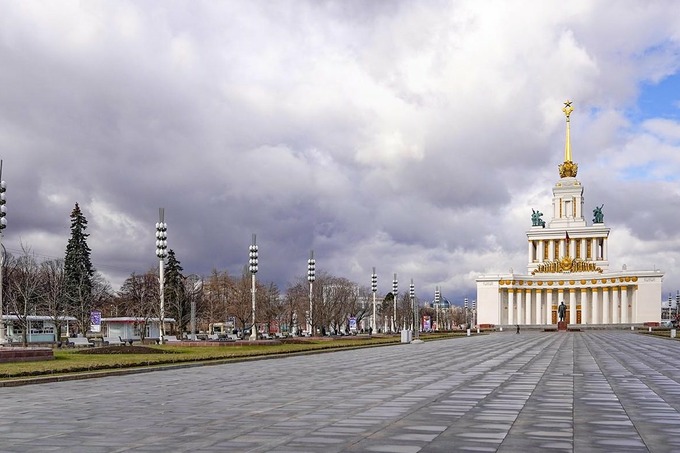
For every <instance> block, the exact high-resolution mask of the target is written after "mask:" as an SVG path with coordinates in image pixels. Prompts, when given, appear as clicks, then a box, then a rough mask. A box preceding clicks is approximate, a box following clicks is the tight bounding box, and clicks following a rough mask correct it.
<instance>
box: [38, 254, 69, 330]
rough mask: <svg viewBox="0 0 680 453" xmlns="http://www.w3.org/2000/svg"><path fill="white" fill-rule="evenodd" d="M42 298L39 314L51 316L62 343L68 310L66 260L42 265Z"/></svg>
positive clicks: (56, 260)
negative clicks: (65, 280)
mask: <svg viewBox="0 0 680 453" xmlns="http://www.w3.org/2000/svg"><path fill="white" fill-rule="evenodd" d="M40 277H41V278H40V283H41V290H40V293H41V298H40V305H39V312H40V313H42V314H44V315H46V316H49V317H50V318H51V320H52V323H54V328H55V333H56V336H55V339H56V341H57V342H59V341H61V333H62V330H63V327H64V325H65V324H66V322H67V321H66V319H65V315H66V310H67V308H68V306H67V303H66V297H65V294H64V260H61V259H54V260H49V261H43V262H42V263H41V264H40Z"/></svg>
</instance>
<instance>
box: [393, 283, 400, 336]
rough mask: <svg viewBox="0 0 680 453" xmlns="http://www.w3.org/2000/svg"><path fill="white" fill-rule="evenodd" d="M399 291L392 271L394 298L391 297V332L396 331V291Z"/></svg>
mask: <svg viewBox="0 0 680 453" xmlns="http://www.w3.org/2000/svg"><path fill="white" fill-rule="evenodd" d="M398 291H399V282H398V281H397V274H396V272H395V273H394V280H392V295H393V296H394V298H393V299H392V302H393V305H394V307H393V310H392V332H396V331H397V292H398Z"/></svg>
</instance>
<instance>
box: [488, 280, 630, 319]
mask: <svg viewBox="0 0 680 453" xmlns="http://www.w3.org/2000/svg"><path fill="white" fill-rule="evenodd" d="M636 296H637V285H635V284H624V285H610V286H606V285H604V286H574V287H571V286H570V287H560V288H536V287H531V288H528V287H526V288H517V287H512V288H500V290H499V304H500V307H499V308H500V310H499V313H500V318H501V319H500V320H499V321H500V324H512V325H514V324H522V325H542V324H546V325H551V324H554V323H555V322H556V312H557V306H558V305H559V304H560V302H564V304H565V305H566V306H567V319H566V321H567V322H568V323H569V324H628V323H634V322H636V320H635V319H633V318H634V313H635V310H634V307H635V304H636V303H637V297H636Z"/></svg>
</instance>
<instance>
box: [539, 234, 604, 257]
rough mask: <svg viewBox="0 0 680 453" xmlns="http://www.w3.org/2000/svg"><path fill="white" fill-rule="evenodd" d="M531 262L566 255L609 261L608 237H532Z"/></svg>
mask: <svg viewBox="0 0 680 453" xmlns="http://www.w3.org/2000/svg"><path fill="white" fill-rule="evenodd" d="M528 252H529V262H534V263H543V262H545V261H555V260H556V259H559V258H561V257H564V256H569V257H570V258H572V259H577V258H578V259H582V260H587V261H603V260H604V261H607V259H608V258H607V238H606V237H604V236H603V237H594V238H566V237H565V238H563V239H532V240H530V241H529V250H528Z"/></svg>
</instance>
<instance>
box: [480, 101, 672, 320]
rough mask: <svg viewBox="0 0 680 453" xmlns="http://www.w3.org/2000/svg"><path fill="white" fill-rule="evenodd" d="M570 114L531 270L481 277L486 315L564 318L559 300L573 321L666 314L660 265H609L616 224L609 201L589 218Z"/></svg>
mask: <svg viewBox="0 0 680 453" xmlns="http://www.w3.org/2000/svg"><path fill="white" fill-rule="evenodd" d="M563 111H564V113H565V115H566V119H567V134H566V144H565V151H564V162H563V163H562V164H561V165H559V173H560V179H559V180H558V181H557V183H556V184H555V186H554V187H553V189H552V192H553V198H552V213H551V219H550V221H549V222H547V223H546V222H545V221H544V220H543V219H542V215H543V214H542V213H541V212H538V211H536V210H534V211H533V214H532V216H531V220H532V226H531V229H530V230H529V231H527V247H528V250H527V254H528V265H527V273H526V274H524V273H522V274H515V273H513V272H510V273H507V274H496V275H482V276H479V277H478V278H477V280H476V282H477V304H478V323H479V324H480V325H484V324H494V325H501V326H503V325H515V324H520V325H550V324H556V323H557V321H558V311H557V307H558V305H559V304H560V303H561V302H564V304H565V306H566V316H565V321H566V322H567V323H568V324H572V325H573V324H582V325H590V324H593V325H601V324H605V325H611V324H642V323H645V322H658V321H659V320H660V318H661V306H660V301H661V284H662V280H663V273H662V272H661V271H658V270H632V269H626V266H625V265H624V266H623V269H622V270H620V271H610V270H609V256H608V241H609V228H607V227H606V226H605V223H604V214H603V205H600V206H597V205H596V206H594V207H593V222H592V223H591V224H587V222H586V219H585V218H584V210H583V204H584V198H583V186H582V185H581V183H580V182H579V181H578V180H577V179H576V173H577V171H578V165H577V164H576V163H575V162H573V161H572V157H571V143H570V136H569V133H570V131H569V121H570V114H571V112H572V111H573V108H572V107H571V102H569V101H567V102H566V103H565V108H564V109H563Z"/></svg>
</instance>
